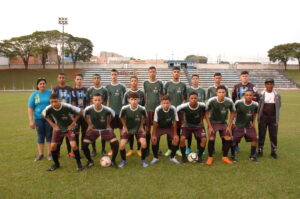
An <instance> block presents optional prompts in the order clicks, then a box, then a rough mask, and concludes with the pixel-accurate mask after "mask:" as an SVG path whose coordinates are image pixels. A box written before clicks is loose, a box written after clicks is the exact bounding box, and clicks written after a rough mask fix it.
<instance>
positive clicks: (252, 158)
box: [249, 156, 258, 162]
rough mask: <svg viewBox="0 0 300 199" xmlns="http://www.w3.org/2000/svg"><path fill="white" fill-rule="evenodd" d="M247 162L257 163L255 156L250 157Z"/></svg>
mask: <svg viewBox="0 0 300 199" xmlns="http://www.w3.org/2000/svg"><path fill="white" fill-rule="evenodd" d="M249 160H251V161H252V162H258V161H257V158H256V156H250V158H249Z"/></svg>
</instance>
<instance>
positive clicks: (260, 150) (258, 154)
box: [257, 148, 264, 157]
mask: <svg viewBox="0 0 300 199" xmlns="http://www.w3.org/2000/svg"><path fill="white" fill-rule="evenodd" d="M263 154H264V153H263V149H262V148H258V153H257V157H262V156H263Z"/></svg>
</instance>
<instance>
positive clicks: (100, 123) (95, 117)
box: [83, 104, 115, 129]
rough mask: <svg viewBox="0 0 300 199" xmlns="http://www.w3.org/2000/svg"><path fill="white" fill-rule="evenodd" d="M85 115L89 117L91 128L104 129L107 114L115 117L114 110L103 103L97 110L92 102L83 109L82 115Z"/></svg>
mask: <svg viewBox="0 0 300 199" xmlns="http://www.w3.org/2000/svg"><path fill="white" fill-rule="evenodd" d="M87 115H89V117H90V121H91V123H92V127H93V129H106V126H107V120H108V118H109V116H112V117H115V112H114V111H113V110H112V109H111V108H109V107H107V106H104V105H102V108H101V110H97V109H96V108H95V105H94V104H92V105H90V106H88V107H86V108H85V109H84V111H83V116H84V117H85V116H87Z"/></svg>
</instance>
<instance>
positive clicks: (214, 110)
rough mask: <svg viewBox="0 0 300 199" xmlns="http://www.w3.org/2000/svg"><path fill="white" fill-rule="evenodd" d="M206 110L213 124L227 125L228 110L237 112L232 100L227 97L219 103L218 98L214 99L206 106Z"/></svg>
mask: <svg viewBox="0 0 300 199" xmlns="http://www.w3.org/2000/svg"><path fill="white" fill-rule="evenodd" d="M206 110H207V111H209V112H210V121H211V123H213V124H226V123H227V117H228V110H230V111H235V107H234V104H233V101H232V99H230V98H228V97H225V98H224V101H223V102H219V101H218V99H217V97H212V98H210V99H209V100H208V102H207V104H206Z"/></svg>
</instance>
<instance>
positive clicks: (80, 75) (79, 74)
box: [75, 73, 83, 78]
mask: <svg viewBox="0 0 300 199" xmlns="http://www.w3.org/2000/svg"><path fill="white" fill-rule="evenodd" d="M77 76H79V77H82V78H83V75H82V74H81V73H77V74H76V75H75V77H77Z"/></svg>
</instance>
